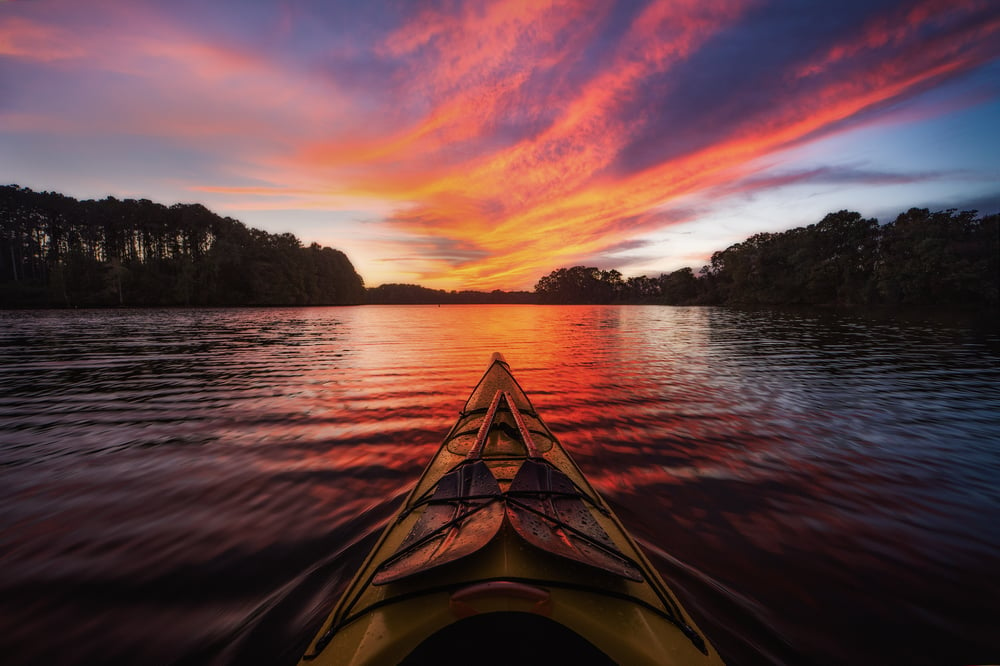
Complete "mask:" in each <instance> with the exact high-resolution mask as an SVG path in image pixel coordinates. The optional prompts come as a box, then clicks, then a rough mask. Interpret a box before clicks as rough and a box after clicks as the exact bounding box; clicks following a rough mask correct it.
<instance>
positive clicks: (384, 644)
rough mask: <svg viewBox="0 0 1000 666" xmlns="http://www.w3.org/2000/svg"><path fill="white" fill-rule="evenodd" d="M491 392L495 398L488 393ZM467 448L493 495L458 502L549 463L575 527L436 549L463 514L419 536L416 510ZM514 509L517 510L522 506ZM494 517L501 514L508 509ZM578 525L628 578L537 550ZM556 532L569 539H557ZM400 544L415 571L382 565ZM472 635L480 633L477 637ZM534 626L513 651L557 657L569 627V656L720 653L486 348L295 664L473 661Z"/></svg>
mask: <svg viewBox="0 0 1000 666" xmlns="http://www.w3.org/2000/svg"><path fill="white" fill-rule="evenodd" d="M498 396H503V400H499V401H498ZM508 402H509V403H510V404H509V406H508V405H507V403H508ZM498 403H499V406H498ZM491 410H492V412H491ZM487 420H489V422H488V423H487V425H486V426H484V421H487ZM477 446H478V447H479V450H478V451H477V450H476V449H477ZM470 455H471V456H472V457H475V458H476V459H477V460H482V461H483V462H484V463H485V464H486V466H487V467H488V468H489V470H490V472H492V474H493V476H494V477H495V478H496V480H497V485H498V487H499V488H500V491H501V493H502V494H501V496H500V498H499V499H493V498H487V499H485V500H484V499H481V498H472V499H470V500H469V501H470V502H472V503H473V504H472V506H474V507H478V506H480V505H479V504H475V503H476V502H480V503H482V502H491V501H496V502H501V503H503V502H506V503H507V504H508V505H509V506H515V505H517V506H520V505H519V504H518V502H517V500H516V499H508V498H507V495H506V493H508V491H510V486H511V483H512V482H513V481H514V479H515V478H516V477H517V475H518V471H519V469H520V468H521V467H523V466H524V465H525V462H524V461H525V460H528V459H533V460H535V461H536V464H541V465H544V466H546V467H549V466H550V467H551V468H553V470H552V475H553V476H554V477H557V478H563V477H565V478H566V479H568V480H569V481H571V482H572V484H573V486H575V488H576V489H577V490H578V491H579V494H580V495H581V497H582V499H581V500H575V499H573V500H571V501H578V502H579V503H580V506H584V507H586V508H585V509H579V510H578V512H584V511H585V512H586V514H587V515H585V516H581V517H580V519H581V520H582V521H583V522H582V523H581V522H580V521H577V522H576V523H575V525H576V527H577V528H578V529H574V524H563V523H558V524H556V523H554V524H553V526H552V527H551V529H550V530H549V533H547V534H542V535H541V537H540V539H539V538H537V536H538V535H534V534H526V533H525V532H524V530H525V527H523V526H519V525H517V523H516V521H511V520H510V519H504V520H503V521H502V523H501V524H500V527H499V529H498V530H497V531H496V532H495V533H489V534H485V535H482V534H480V535H473V536H472V537H471V538H472V539H473V540H475V539H481V540H483V541H484V543H483V544H482V546H481V547H478V548H477V549H475V550H474V551H473V552H470V553H468V554H464V555H461V556H460V557H458V558H457V559H454V560H449V559H448V555H447V554H444V553H446V551H448V550H449V549H452V550H454V549H455V548H459V549H461V548H462V545H461V544H462V542H463V540H465V541H466V542H468V538H466V535H465V530H467V529H469V528H468V526H469V525H471V524H473V523H474V522H475V521H476V520H477V518H476V517H475V516H472V517H465V518H461V519H460V520H458V521H456V524H455V525H450V524H449V525H446V526H445V527H444V528H443V529H442V530H439V531H438V532H435V533H434V534H433V535H431V536H429V537H426V538H423V539H421V538H420V537H422V536H424V534H423V532H422V530H425V529H426V527H425V526H426V523H427V522H428V520H429V519H430V518H431V517H430V516H426V517H425V516H424V514H425V513H426V512H427V511H428V507H429V506H431V505H432V504H433V501H432V502H430V503H428V498H429V497H432V496H433V495H434V493H435V489H436V488H437V487H438V483H439V482H440V481H441V480H442V479H443V478H444V477H446V475H448V474H449V473H450V472H451V473H452V474H453V475H454V472H453V470H455V469H456V468H457V467H460V466H461V465H463V463H464V462H467V461H468V460H469V459H470ZM515 485H516V484H515ZM515 494H516V493H514V492H511V495H515ZM463 506H464V505H463ZM528 509H531V506H530V505H529V507H528ZM514 511H515V513H516V512H517V511H520V512H521V513H522V514H524V513H526V510H525V509H524V508H520V509H514ZM483 513H485V512H483ZM507 515H508V516H511V515H512V514H511V509H508V514H507ZM528 515H529V518H530V513H529V514H528ZM463 521H464V522H463ZM594 523H596V525H597V526H599V527H594V526H593V525H594ZM580 525H583V527H580ZM491 529H492V528H491ZM519 530H520V532H519ZM541 531H542V532H545V529H544V528H542V529H541ZM581 531H583V532H586V531H590V532H596V533H600V532H603V535H602V536H601V537H600V538H601V539H605V537H607V538H610V542H611V544H612V547H610V548H605V547H604V546H602V545H601V544H600V543H599V544H597V550H607V551H608V552H611V551H613V553H614V557H615V558H620V559H622V560H623V561H625V562H627V563H628V567H629V569H630V570H631V571H633V572H638V575H632V578H639V579H640V580H633V579H629V578H628V577H626V576H622V575H618V574H616V573H614V572H613V571H612V570H611V568H609V567H607V566H604V567H602V566H601V565H599V564H598V565H592V564H590V563H588V562H586V561H585V560H586V559H587V558H586V556H584V557H582V558H579V559H572V558H570V557H567V556H565V555H566V554H565V552H562V553H560V551H559V549H560V548H562V549H563V550H564V551H565V549H566V544H565V543H563V544H554V546H556V547H555V548H552V549H550V548H548V547H546V541H545V540H546V539H548V540H550V541H551V540H560V539H561V540H562V541H574V540H576V541H579V539H578V538H577V536H576V535H574V534H573V533H574V532H581ZM567 535H568V536H569V537H571V538H570V539H566V538H565V537H566V536H567ZM584 536H586V535H584ZM525 537H528V538H525ZM529 539H531V543H529ZM414 541H421V542H428V541H432V542H433V543H431V544H430V545H425V550H429V552H431V557H430V560H429V561H428V563H427V564H425V565H417V566H415V567H411V568H414V569H415V570H414V571H412V572H410V571H409V570H403V571H401V573H397V574H391V573H387V572H390V570H392V565H393V563H396V564H398V563H399V562H400V560H401V559H405V556H406V552H407V551H408V548H410V547H411V546H412V544H413V542H414ZM539 544H541V547H540V546H539ZM417 545H418V546H419V545H420V544H419V543H418V544H417ZM584 550H585V551H586V549H584ZM593 550H594V549H591V551H593ZM455 552H460V551H455ZM587 552H590V551H587ZM598 554H599V553H598ZM435 558H437V559H435ZM438 562H440V563H438ZM422 567H423V568H422ZM612 568H613V567H612ZM404 569H405V567H404ZM394 576H400V577H398V578H394ZM387 579H388V582H385V581H386V580H387ZM376 581H382V582H381V583H380V584H378V583H376ZM532 632H534V634H532ZM484 637H485V638H487V639H489V640H486V642H485V644H483V641H484ZM539 637H541V640H542V642H541V643H539V644H537V645H533V646H531V647H529V648H527V649H528V650H529V651H532V653H534V652H535V651H538V652H539V654H541V653H542V652H544V651H548V652H549V653H551V654H555V655H565V654H568V653H566V652H563V651H562V645H561V642H562V641H563V638H564V637H572V638H573V640H574V641H576V642H577V643H579V645H577V646H576V647H573V646H571V645H570V641H569V640H567V642H566V648H565V649H566V650H572V649H577V648H580V649H581V650H583V652H580V653H579V654H586V655H590V656H596V657H599V658H595V659H594V660H590V656H588V657H587V659H588V661H593V663H618V664H629V665H632V664H635V665H641V664H706V665H709V664H721V663H723V662H722V659H721V658H720V657H719V655H718V653H717V652H716V650H715V649H714V648H713V646H712V645H711V643H710V642H709V641H708V640H707V638H705V636H704V634H703V633H702V632H701V631H700V630H699V629H698V627H697V626H696V624H695V622H694V620H693V619H692V618H691V617H690V616H689V615H688V614H687V612H686V611H685V610H684V609H683V608H682V607H681V605H680V602H679V601H678V600H677V598H676V596H675V595H674V594H673V592H671V591H670V589H669V588H668V587H667V585H666V584H665V583H664V581H663V579H662V578H661V577H660V575H659V574H658V573H657V572H656V570H655V569H654V568H653V566H652V565H651V564H650V562H649V560H648V559H647V558H646V556H645V555H644V554H643V552H642V551H641V550H640V548H639V547H638V546H637V544H636V543H635V542H634V541H633V539H632V538H631V537H630V536H629V534H628V533H627V532H626V530H625V528H624V527H623V526H622V524H621V522H620V521H619V520H618V518H617V517H616V516H615V515H614V513H613V512H612V511H611V508H610V507H609V506H608V505H607V503H606V502H605V501H604V500H603V499H602V498H601V497H600V496H599V495H598V494H597V492H596V491H595V490H594V489H593V488H592V487H591V486H590V484H589V483H588V482H587V480H586V478H585V477H584V476H583V474H582V473H581V472H580V470H579V468H578V467H577V466H576V464H575V463H574V462H573V461H572V459H571V458H570V457H569V455H568V454H567V453H566V451H565V449H563V447H562V446H561V445H560V444H559V442H558V441H557V440H556V438H555V436H554V435H553V434H552V433H551V431H549V429H548V428H547V427H546V426H545V424H544V423H543V422H542V420H541V418H540V417H539V416H538V415H537V413H536V412H535V410H534V407H533V406H532V405H531V402H530V400H529V399H528V397H527V395H526V394H525V393H524V391H523V390H522V389H521V387H520V386H519V385H518V383H517V381H516V380H515V379H514V377H513V375H512V374H511V372H510V368H509V367H508V365H507V363H506V362H505V361H504V360H503V357H502V356H500V355H499V354H495V355H494V358H493V359H492V361H491V364H490V367H489V369H488V370H487V371H486V373H485V375H484V376H483V378H482V379H481V380H480V382H479V384H478V385H477V386H476V388H475V389H474V390H473V392H472V395H471V396H470V398H469V400H468V401H467V402H466V404H465V407H464V408H463V410H462V412H461V415H460V417H459V419H458V422H457V423H456V424H455V426H454V427H453V428H452V430H451V432H450V433H449V434H448V436H447V437H446V438H445V440H444V443H443V444H442V445H441V448H440V449H439V451H438V452H437V454H436V455H435V456H434V458H433V459H432V460H431V462H430V464H429V465H428V467H427V469H426V470H425V471H424V474H423V476H421V478H420V480H419V481H418V482H417V485H416V487H415V488H414V489H413V491H412V492H411V493H410V495H409V497H408V498H407V500H406V501H405V502H404V504H403V506H402V507H401V508H400V510H399V512H398V513H397V515H396V516H395V517H394V518H393V519H392V520H391V521H390V523H389V525H388V527H387V528H386V530H385V532H384V533H383V534H382V536H381V538H380V539H379V541H378V543H377V544H376V546H375V547H374V548H373V550H372V552H371V553H370V554H369V556H368V558H367V559H366V560H365V562H364V564H363V565H362V566H361V568H360V570H359V571H358V573H357V575H356V576H355V577H354V579H353V580H352V582H351V584H350V585H349V586H348V587H347V589H346V591H345V592H344V594H343V595H342V597H341V598H340V600H339V601H338V603H337V605H336V606H335V607H334V609H333V611H332V613H331V614H330V616H329V617H328V618H327V620H326V622H325V623H324V624H323V626H322V627H321V628H320V630H319V632H318V633H317V635H316V637H315V638H314V639H313V641H312V642H311V643H310V645H309V648H308V649H307V651H306V653H305V655H304V656H303V658H302V660H301V662H300V663H301V664H338V665H339V664H399V663H424V660H425V659H426V660H428V661H433V662H434V663H455V662H456V660H457V661H464V662H465V663H477V662H479V663H482V662H484V661H489V659H484V657H489V658H490V659H494V658H495V657H496V655H502V654H504V652H505V650H509V649H513V646H516V647H517V649H520V650H524V649H526V648H525V645H524V641H529V642H531V641H538V640H539ZM439 650H449V651H450V652H451V655H450V656H447V655H440V654H437V653H436V652H435V651H439ZM469 650H473V651H475V653H474V654H470V653H469ZM587 650H591V652H587ZM574 654H575V653H574ZM445 657H447V658H445ZM407 660H409V661H407ZM602 660H603V661H602ZM501 661H502V660H501ZM508 663H512V662H508Z"/></svg>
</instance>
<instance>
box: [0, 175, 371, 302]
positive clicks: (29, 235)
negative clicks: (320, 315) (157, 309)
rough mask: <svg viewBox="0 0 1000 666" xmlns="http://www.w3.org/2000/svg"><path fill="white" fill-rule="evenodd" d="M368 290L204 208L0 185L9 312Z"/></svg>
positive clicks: (4, 298) (290, 244) (342, 269)
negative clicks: (97, 198) (77, 196)
mask: <svg viewBox="0 0 1000 666" xmlns="http://www.w3.org/2000/svg"><path fill="white" fill-rule="evenodd" d="M364 300H365V288H364V283H363V282H362V280H361V277H360V276H359V275H358V273H357V271H355V270H354V266H352V265H351V262H350V260H349V259H348V258H347V256H346V255H345V254H344V253H343V252H340V251H339V250H334V249H331V248H328V247H320V246H319V245H317V244H315V243H314V244H312V245H310V246H309V247H303V246H302V244H301V243H300V242H299V240H298V239H297V238H296V237H295V236H293V235H291V234H270V233H267V232H264V231H260V230H257V229H251V228H248V227H247V226H245V225H244V224H242V223H241V222H239V221H237V220H234V219H232V218H228V217H220V216H218V215H216V214H215V213H213V212H211V211H209V210H208V209H207V208H205V207H204V206H202V205H200V204H176V205H173V206H169V207H167V206H164V205H162V204H157V203H153V202H152V201H149V200H146V199H142V200H134V199H124V200H119V199H115V198H113V197H108V198H106V199H101V200H100V201H93V200H87V201H78V200H76V199H73V198H71V197H66V196H63V195H61V194H56V193H49V192H33V191H32V190H30V189H27V188H21V187H17V186H16V185H9V186H5V187H0V304H2V305H3V306H6V307H11V306H14V307H53V306H54V307H77V306H164V305H166V306H171V305H181V306H204V305H227V306H228V305H348V304H357V303H363V302H364Z"/></svg>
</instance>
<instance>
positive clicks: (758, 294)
mask: <svg viewBox="0 0 1000 666" xmlns="http://www.w3.org/2000/svg"><path fill="white" fill-rule="evenodd" d="M998 226H1000V215H988V216H985V217H980V216H978V215H976V213H975V212H970V211H965V212H957V211H954V210H948V211H939V212H933V213H932V212H931V211H929V210H927V209H919V208H913V209H910V210H909V211H907V212H905V213H903V214H901V215H899V216H898V217H897V218H896V219H895V220H894V221H892V222H890V223H888V224H885V225H879V224H878V222H877V221H876V220H874V219H864V218H862V216H861V215H860V214H859V213H855V212H850V211H840V212H838V213H831V214H830V215H827V216H826V217H825V218H823V220H822V221H820V222H819V223H817V224H813V225H809V226H808V227H800V228H796V229H791V230H789V231H785V232H781V233H762V234H756V235H754V236H751V237H750V238H748V239H746V240H745V241H743V242H742V243H737V244H735V245H733V246H731V247H728V248H726V249H725V250H722V251H720V252H716V253H715V254H713V255H712V258H711V262H710V263H709V265H707V266H705V267H703V268H702V269H701V270H700V272H699V273H698V275H695V274H694V271H692V269H690V268H684V269H681V270H679V271H675V272H673V273H669V274H663V275H660V276H659V277H658V278H648V277H645V276H641V277H634V278H628V279H623V278H622V275H621V274H620V273H619V272H618V271H614V270H611V271H602V270H599V269H597V268H591V267H584V266H574V267H573V268H561V269H559V270H556V271H553V272H552V273H550V274H549V275H547V276H545V277H543V278H542V279H541V280H539V281H538V284H537V285H536V286H535V291H536V293H537V294H538V298H539V301H540V302H543V303H667V304H672V305H687V304H730V305H949V306H950V305H966V306H985V307H993V308H995V307H997V306H998V302H1000V298H998V291H1000V287H998V275H1000V266H998V257H1000V228H998Z"/></svg>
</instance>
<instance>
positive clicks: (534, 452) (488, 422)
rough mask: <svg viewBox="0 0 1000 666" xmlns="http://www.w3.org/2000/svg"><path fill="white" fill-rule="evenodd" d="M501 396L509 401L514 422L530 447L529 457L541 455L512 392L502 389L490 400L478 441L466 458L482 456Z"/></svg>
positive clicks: (480, 427) (508, 404)
mask: <svg viewBox="0 0 1000 666" xmlns="http://www.w3.org/2000/svg"><path fill="white" fill-rule="evenodd" d="M501 398H503V400H504V402H506V403H507V408H508V409H509V410H510V413H511V415H512V416H513V417H514V422H515V423H517V430H518V432H519V433H520V434H521V439H522V440H523V441H524V446H525V448H527V449H528V457H529V458H538V457H539V453H538V447H537V446H535V440H533V439H532V438H531V432H529V430H528V426H527V425H525V423H524V417H523V416H521V410H520V409H518V408H517V405H516V404H514V399H513V398H512V397H511V395H510V393H508V392H507V391H504V390H503V389H500V390H498V391H497V392H496V393H495V394H494V395H493V400H491V401H490V406H489V409H487V410H486V416H484V417H483V422H482V424H481V425H480V426H479V432H478V433H477V434H476V443H475V444H473V445H472V448H471V449H469V453H468V455H466V460H475V459H476V458H480V457H482V455H483V447H485V446H486V440H487V438H489V436H490V430H492V429H493V421H495V420H496V417H497V409H499V407H500V399H501Z"/></svg>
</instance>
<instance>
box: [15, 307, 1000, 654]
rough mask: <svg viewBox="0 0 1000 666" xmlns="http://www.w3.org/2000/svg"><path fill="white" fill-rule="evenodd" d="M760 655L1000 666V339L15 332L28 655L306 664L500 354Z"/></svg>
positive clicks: (487, 327)
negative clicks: (345, 591)
mask: <svg viewBox="0 0 1000 666" xmlns="http://www.w3.org/2000/svg"><path fill="white" fill-rule="evenodd" d="M494 350H500V351H503V352H504V353H505V355H506V356H507V359H508V361H509V362H510V363H511V365H512V367H513V369H514V371H515V374H516V375H517V377H518V378H519V380H520V381H521V384H522V385H523V386H524V387H525V388H526V389H527V391H528V392H529V394H530V395H531V397H532V399H533V401H534V402H535V406H536V407H537V408H538V409H539V411H540V412H541V414H542V415H543V417H544V418H545V419H546V421H547V422H548V424H549V426H550V427H551V428H552V429H553V430H554V431H555V432H556V433H557V434H558V435H559V436H560V438H561V440H562V441H563V443H564V444H565V445H566V447H567V449H569V450H570V452H571V453H572V455H573V456H574V457H575V458H576V460H577V462H578V463H579V464H580V466H581V467H582V468H583V469H584V471H585V472H586V473H587V474H588V475H589V477H590V478H591V480H592V481H593V482H594V485H595V486H597V487H598V489H599V490H600V491H601V492H602V493H604V495H605V496H606V497H607V499H608V500H609V501H610V502H611V503H612V505H614V506H615V507H616V510H617V511H618V513H619V515H620V516H621V518H622V519H623V520H624V522H625V523H626V525H627V526H628V527H629V528H630V529H631V530H632V531H633V533H634V535H635V536H636V537H637V538H638V539H639V540H640V542H641V543H642V544H643V545H644V546H645V547H646V548H647V549H648V550H649V551H650V552H651V553H652V555H653V559H654V561H655V563H656V564H657V565H658V566H659V567H660V568H661V570H662V571H663V573H664V574H665V576H666V577H667V578H668V580H670V581H672V584H673V585H674V586H675V587H676V588H677V590H678V592H679V593H680V594H681V596H682V597H683V598H684V599H685V600H686V602H687V604H688V606H689V608H690V609H691V610H692V612H694V613H695V614H696V617H698V619H699V622H700V624H701V626H702V628H703V629H705V631H706V632H707V633H708V635H709V637H710V638H711V639H712V640H713V642H715V644H716V645H717V646H718V647H719V649H720V651H721V652H722V654H723V656H724V657H726V658H727V660H729V661H730V662H731V663H737V664H740V663H788V664H806V663H817V664H840V663H909V664H917V663H926V664H960V663H984V662H997V661H1000V334H998V331H997V329H996V327H995V326H994V325H991V324H985V325H984V324H982V323H975V322H970V321H966V320H952V319H949V318H948V317H938V318H923V317H917V316H909V317H905V318H903V317H893V316H881V317H874V316H861V315H836V314H830V313H820V314H817V313H803V312H800V313H781V312H739V311H728V310H721V309H699V308H691V309H681V308H666V307H561V308H546V307H541V306H461V307H443V308H436V307H363V308H327V309H322V308H321V309H295V310H249V309H248V310H216V311H211V310H198V311H194V310H192V311H184V310H169V311H157V310H151V311H121V312H117V311H107V312H43V313H27V312H14V313H11V312H6V313H0V661H3V662H4V663H26V664H27V663H36V662H39V661H42V660H46V659H47V660H51V661H52V662H54V663H60V664H83V663H157V664H160V663H178V662H180V663H202V662H214V663H231V662H233V661H236V660H245V662H246V663H261V662H265V661H270V662H271V663H282V660H285V661H287V660H289V659H290V660H291V661H292V662H294V660H295V658H296V657H297V656H298V655H297V650H300V649H301V648H302V647H303V641H306V640H308V638H309V636H310V634H311V632H312V630H313V629H315V627H316V624H317V623H318V622H320V621H322V619H323V617H324V616H325V614H326V612H327V611H328V609H329V606H330V604H331V603H332V600H333V598H334V597H335V595H336V594H337V592H338V591H339V589H340V588H341V586H343V585H344V584H345V583H346V580H347V578H348V577H349V576H350V575H351V574H352V573H353V569H354V568H355V567H356V566H357V565H358V564H360V561H361V559H362V558H363V557H364V555H365V553H366V551H367V548H368V547H369V546H370V545H371V544H372V542H373V539H374V538H375V536H376V535H377V534H378V532H379V531H380V529H381V528H382V527H383V526H384V524H385V521H386V520H387V518H388V516H389V515H390V514H391V512H392V511H393V509H394V508H395V507H396V505H397V503H398V502H399V500H400V499H401V497H402V496H403V494H404V493H405V492H406V491H407V490H408V489H409V487H410V486H411V484H412V483H413V482H414V481H415V479H416V477H417V476H418V475H419V473H420V471H421V470H422V468H423V466H424V464H425V463H426V461H427V460H428V458H429V457H430V456H431V454H432V453H433V451H434V450H435V449H436V447H437V445H438V443H439V441H440V439H441V438H442V437H443V435H444V434H445V432H446V431H447V430H448V428H449V427H450V426H451V424H452V422H453V421H454V419H455V417H456V416H457V412H458V409H459V408H460V407H461V405H462V403H463V402H464V400H465V398H466V397H467V396H468V393H469V392H470V391H471V389H472V387H473V385H474V384H475V382H476V381H477V380H478V378H479V376H480V375H481V373H482V371H483V370H484V369H485V365H486V362H487V360H488V358H489V354H490V352H492V351H494Z"/></svg>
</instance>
